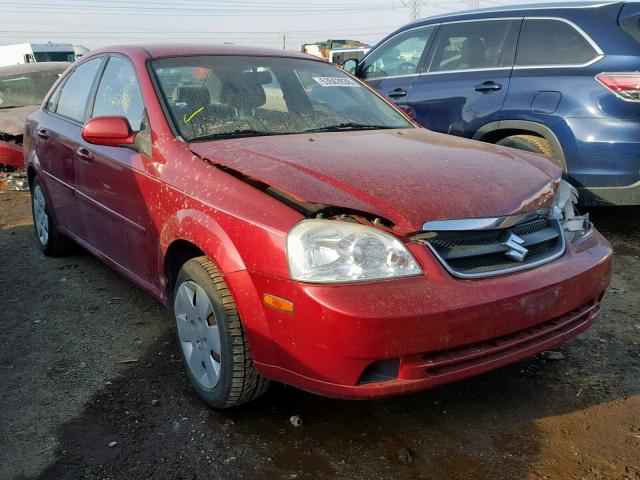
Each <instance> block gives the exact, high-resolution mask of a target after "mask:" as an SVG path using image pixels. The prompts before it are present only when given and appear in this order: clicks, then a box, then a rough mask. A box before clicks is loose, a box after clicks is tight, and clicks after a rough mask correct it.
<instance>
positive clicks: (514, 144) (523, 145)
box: [496, 135, 553, 158]
mask: <svg viewBox="0 0 640 480" xmlns="http://www.w3.org/2000/svg"><path fill="white" fill-rule="evenodd" d="M496 144H497V145H502V146H503V147H511V148H517V149H519V150H525V151H527V152H534V153H542V154H543V155H548V156H550V157H552V158H553V149H552V148H551V145H550V144H549V142H547V141H546V140H545V139H544V138H542V137H537V136H535V135H512V136H510V137H506V138H503V139H502V140H499V141H497V142H496Z"/></svg>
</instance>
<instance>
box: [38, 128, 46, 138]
mask: <svg viewBox="0 0 640 480" xmlns="http://www.w3.org/2000/svg"><path fill="white" fill-rule="evenodd" d="M38 136H39V137H40V138H49V132H48V131H47V129H46V128H39V129H38Z"/></svg>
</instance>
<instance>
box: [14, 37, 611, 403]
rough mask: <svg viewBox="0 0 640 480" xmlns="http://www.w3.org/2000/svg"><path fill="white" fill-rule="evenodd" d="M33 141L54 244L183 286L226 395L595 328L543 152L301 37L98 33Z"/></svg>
mask: <svg viewBox="0 0 640 480" xmlns="http://www.w3.org/2000/svg"><path fill="white" fill-rule="evenodd" d="M25 150H26V153H25V155H26V159H27V166H28V176H29V180H30V185H31V191H32V198H33V213H34V223H35V229H36V233H37V238H38V241H39V243H40V246H41V248H42V249H43V250H44V252H45V253H47V254H51V255H57V254H61V253H63V252H64V250H65V248H66V246H67V245H68V242H69V241H70V240H73V241H74V242H76V243H78V244H80V245H82V246H83V247H84V248H86V249H87V250H89V251H90V252H92V253H93V254H95V255H97V256H98V257H99V258H100V259H102V260H103V261H104V262H105V263H107V264H108V265H110V266H112V267H113V268H115V269H116V270H118V271H119V272H120V273H122V274H123V275H124V276H126V277H127V278H129V279H130V280H132V281H133V282H134V283H136V284H137V285H139V286H141V287H142V288H143V289H145V290H146V291H148V292H150V293H151V294H152V295H154V296H156V297H157V298H159V299H160V300H161V301H162V302H164V303H165V304H166V305H167V306H168V307H170V308H171V309H172V311H173V313H174V315H175V321H176V326H177V335H178V339H179V345H180V349H181V352H182V354H183V357H184V362H185V366H186V368H187V371H188V374H189V377H190V378H191V381H192V383H193V385H194V387H195V389H196V390H197V392H198V394H199V395H200V396H201V397H202V398H203V399H204V400H205V401H206V402H207V403H208V404H210V405H212V406H214V407H218V408H225V407H230V406H233V405H237V404H240V403H243V402H247V401H249V400H252V399H255V398H257V397H258V396H260V395H261V394H262V393H263V392H264V391H265V389H266V388H267V385H268V379H272V380H278V381H280V382H285V383H288V384H291V385H295V386H297V387H300V388H303V389H306V390H309V391H312V392H316V393H319V394H323V395H328V396H335V397H342V398H368V397H380V396H386V395H395V394H400V393H405V392H410V391H415V390H420V389H425V388H430V387H433V386H436V385H439V384H443V383H446V382H450V381H453V380H458V379H461V378H464V377H468V376H471V375H475V374H478V373H480V372H484V371H487V370H490V369H493V368H496V367H499V366H502V365H505V364H508V363H510V362H513V361H516V360H519V359H521V358H524V357H527V356H530V355H532V354H535V353H537V352H539V351H541V350H544V349H547V348H549V347H552V346H553V345H556V344H558V343H560V342H562V341H564V340H566V339H568V338H570V337H572V336H574V335H576V334H577V333H579V332H581V331H583V330H585V329H586V328H587V327H588V326H589V325H591V324H592V323H593V322H594V321H595V319H596V317H597V315H598V313H599V311H600V299H601V298H602V295H603V294H604V291H605V289H606V287H607V285H608V283H609V278H610V271H611V248H610V246H609V245H608V243H607V242H606V240H604V238H603V237H602V236H601V235H600V234H599V233H598V232H597V231H596V230H595V229H594V228H593V226H592V225H591V224H590V223H589V221H588V218H586V217H582V216H579V215H578V214H577V213H576V211H575V210H574V206H573V203H574V201H575V196H574V191H573V189H572V187H570V186H569V185H568V184H567V183H566V182H564V181H562V180H561V173H562V172H561V170H560V169H559V168H558V167H557V166H555V165H554V164H553V163H551V162H550V161H549V160H547V159H546V158H545V157H542V156H539V155H535V154H530V153H526V152H522V151H517V150H511V149H506V148H501V147H496V146H493V145H488V144H483V143H477V142H473V141H469V140H465V139H461V138H455V137H450V136H446V135H441V134H435V133H432V132H429V131H427V130H425V129H423V128H420V127H418V126H417V125H416V124H414V123H413V122H412V121H411V120H410V119H408V117H406V116H405V115H404V114H403V113H402V112H401V111H399V110H397V109H396V108H395V107H394V106H393V105H392V104H390V103H389V102H388V101H386V100H385V99H384V98H383V97H381V96H380V95H378V94H377V93H375V92H374V91H372V90H371V89H369V88H368V87H367V86H366V85H364V84H363V83H361V82H360V81H358V80H356V79H354V78H353V77H351V76H349V75H348V74H346V73H345V72H343V71H342V70H339V69H337V68H335V67H333V66H331V65H329V64H327V63H325V62H323V61H321V60H318V59H315V58H313V57H309V56H306V55H303V54H297V53H292V52H283V51H276V50H263V49H253V48H252V49H248V48H240V47H235V46H218V47H204V46H194V47H172V46H152V47H142V46H132V47H126V48H125V47H120V48H114V49H103V50H99V51H95V52H93V53H92V54H90V55H87V56H85V57H83V58H82V60H81V61H80V62H79V63H77V64H75V65H74V66H73V67H72V68H71V69H69V71H67V72H66V74H65V75H64V76H63V77H62V78H61V79H60V80H59V81H58V82H57V83H56V85H54V87H53V88H52V90H51V92H50V93H49V94H48V96H47V98H46V99H45V101H44V103H43V106H42V108H41V109H40V110H38V111H37V112H35V113H33V114H31V115H30V117H29V120H28V124H27V131H26V135H25ZM123 328H126V316H123Z"/></svg>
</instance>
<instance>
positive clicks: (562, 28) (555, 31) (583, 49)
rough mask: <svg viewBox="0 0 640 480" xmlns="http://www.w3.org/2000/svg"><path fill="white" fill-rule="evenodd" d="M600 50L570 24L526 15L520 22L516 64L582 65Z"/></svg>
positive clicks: (594, 56) (521, 65)
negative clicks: (521, 22) (520, 29)
mask: <svg viewBox="0 0 640 480" xmlns="http://www.w3.org/2000/svg"><path fill="white" fill-rule="evenodd" d="M598 55H599V53H598V52H597V51H596V49H595V48H594V47H593V46H592V45H591V44H590V43H589V41H588V40H587V39H586V38H585V37H584V36H583V35H582V34H581V33H580V32H579V31H577V30H576V29H575V28H574V27H573V26H571V25H570V24H568V23H566V22H563V21H561V20H551V19H535V18H530V19H529V18H527V19H525V20H524V23H523V25H522V31H521V32H520V41H519V42H518V53H517V55H516V66H520V67H523V66H540V65H583V64H585V63H588V62H589V61H591V60H593V59H595V58H596V57H597V56H598Z"/></svg>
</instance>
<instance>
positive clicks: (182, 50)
mask: <svg viewBox="0 0 640 480" xmlns="http://www.w3.org/2000/svg"><path fill="white" fill-rule="evenodd" d="M139 49H142V50H144V51H145V52H146V53H147V54H148V55H149V56H150V57H152V58H166V57H188V56H203V55H243V56H263V57H286V58H304V59H307V60H318V61H324V60H323V59H321V58H318V57H314V56H313V55H308V54H306V53H300V52H294V51H290V50H279V49H276V48H262V47H247V46H241V45H233V44H207V43H197V44H189V43H150V44H131V45H117V46H113V47H104V48H101V49H99V50H94V51H93V52H91V53H92V54H96V53H98V54H99V53H105V52H110V53H114V52H115V53H117V52H121V53H127V52H130V51H132V50H139Z"/></svg>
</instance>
